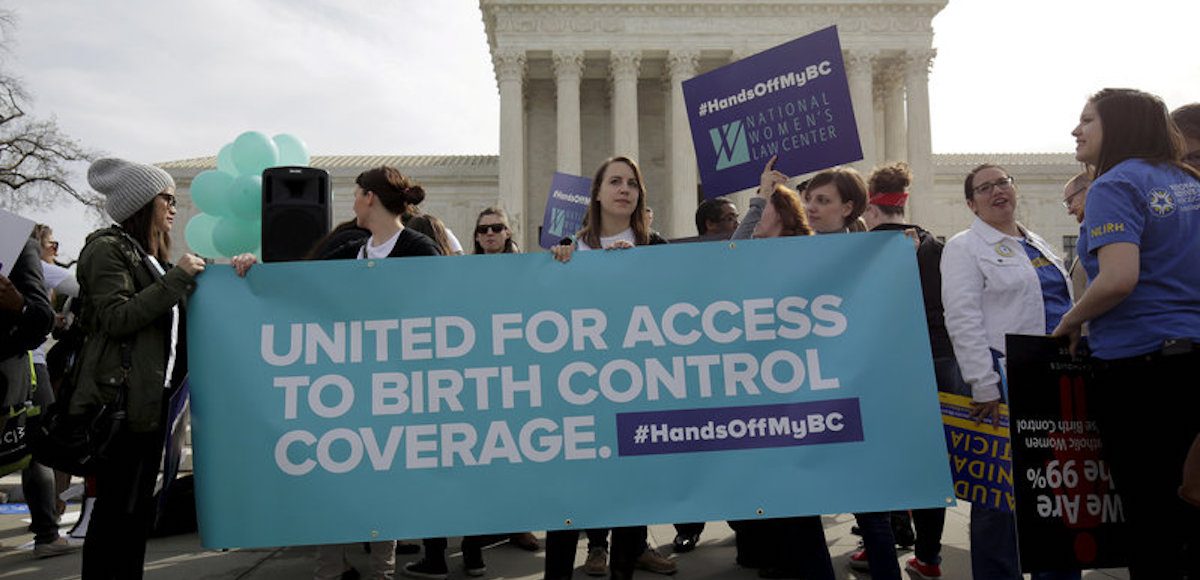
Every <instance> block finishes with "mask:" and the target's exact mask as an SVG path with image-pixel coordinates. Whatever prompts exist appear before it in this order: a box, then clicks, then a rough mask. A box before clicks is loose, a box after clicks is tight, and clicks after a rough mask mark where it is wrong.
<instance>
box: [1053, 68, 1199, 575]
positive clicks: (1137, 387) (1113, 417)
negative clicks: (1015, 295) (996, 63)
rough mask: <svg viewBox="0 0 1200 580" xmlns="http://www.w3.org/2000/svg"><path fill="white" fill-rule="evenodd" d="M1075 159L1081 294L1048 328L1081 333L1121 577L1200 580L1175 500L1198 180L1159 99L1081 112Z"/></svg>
mask: <svg viewBox="0 0 1200 580" xmlns="http://www.w3.org/2000/svg"><path fill="white" fill-rule="evenodd" d="M1071 134H1072V135H1073V136H1074V137H1075V142H1076V148H1075V158H1076V159H1077V160H1078V161H1080V162H1082V163H1085V164H1087V165H1090V166H1092V167H1094V168H1095V179H1094V181H1092V187H1091V189H1089V190H1088V196H1087V201H1086V206H1085V208H1084V212H1083V213H1084V221H1083V235H1081V236H1080V238H1079V248H1078V249H1079V257H1080V260H1081V261H1082V263H1083V267H1084V268H1085V269H1087V274H1088V280H1089V281H1090V282H1089V284H1088V287H1087V290H1086V291H1084V293H1083V296H1082V297H1080V298H1079V302H1078V303H1076V304H1075V306H1074V307H1073V308H1071V310H1070V311H1068V312H1067V313H1066V314H1065V315H1064V316H1063V318H1062V322H1060V323H1059V325H1058V327H1057V328H1055V329H1054V335H1055V336H1069V337H1071V340H1072V349H1074V346H1075V344H1074V343H1075V341H1076V340H1078V337H1079V333H1080V328H1081V326H1082V325H1083V323H1085V322H1086V323H1088V347H1089V348H1091V351H1092V357H1093V359H1094V363H1095V366H1096V367H1097V372H1096V380H1095V382H1094V384H1093V387H1094V388H1093V389H1092V390H1090V391H1089V396H1088V406H1089V408H1090V409H1092V410H1093V412H1094V413H1095V417H1096V419H1097V421H1098V424H1099V427H1100V433H1101V436H1102V437H1103V441H1104V451H1105V454H1106V459H1107V460H1108V463H1109V465H1110V466H1111V467H1112V474H1113V481H1114V482H1117V486H1118V487H1117V489H1118V490H1119V491H1120V493H1121V498H1122V500H1123V501H1124V509H1125V517H1126V518H1127V521H1128V522H1129V526H1130V528H1131V529H1130V547H1131V550H1130V552H1131V553H1130V556H1131V562H1130V566H1129V573H1130V578H1134V579H1137V578H1156V579H1157V578H1168V579H1170V578H1183V577H1190V578H1200V510H1198V509H1197V508H1196V507H1195V506H1193V505H1190V504H1188V503H1185V502H1184V501H1182V500H1181V499H1180V498H1179V496H1178V493H1177V491H1178V486H1179V481H1180V472H1181V470H1182V467H1183V464H1184V458H1185V457H1186V456H1187V453H1188V448H1189V447H1190V445H1191V443H1192V441H1193V439H1194V438H1195V437H1196V434H1197V433H1198V432H1200V413H1198V412H1197V410H1198V409H1200V389H1197V388H1196V384H1195V380H1196V378H1195V377H1196V376H1197V375H1200V268H1198V267H1197V265H1198V264H1200V203H1197V202H1198V201H1200V173H1198V172H1197V170H1196V169H1195V168H1193V167H1191V166H1189V165H1187V164H1185V163H1184V155H1185V152H1186V145H1185V140H1184V138H1183V135H1182V134H1181V133H1180V131H1179V129H1178V128H1177V126H1176V124H1175V123H1174V122H1173V121H1172V120H1171V119H1170V117H1169V115H1168V114H1167V108H1166V105H1164V104H1163V101H1162V100H1161V99H1159V98H1158V97H1157V96H1155V95H1152V94H1149V93H1145V92H1142V91H1137V90H1133V89H1104V90H1101V91H1100V92H1097V93H1096V94H1094V95H1092V97H1091V98H1090V99H1088V101H1087V103H1086V104H1084V107H1083V111H1082V113H1081V114H1080V116H1079V125H1078V126H1076V128H1075V130H1074V131H1072V133H1071Z"/></svg>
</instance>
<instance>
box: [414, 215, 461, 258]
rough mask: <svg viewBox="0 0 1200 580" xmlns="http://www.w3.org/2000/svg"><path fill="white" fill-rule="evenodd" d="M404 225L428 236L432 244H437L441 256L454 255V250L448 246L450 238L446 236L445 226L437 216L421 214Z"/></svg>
mask: <svg viewBox="0 0 1200 580" xmlns="http://www.w3.org/2000/svg"><path fill="white" fill-rule="evenodd" d="M405 225H407V226H408V228H409V229H411V230H413V231H416V232H421V233H422V234H425V235H426V236H429V239H431V240H433V243H435V244H437V247H438V249H440V250H441V251H442V255H443V256H453V255H454V248H453V247H451V246H450V236H448V235H446V224H444V223H442V220H440V219H438V217H437V216H435V215H430V214H427V213H423V214H421V215H416V216H413V217H411V218H409V220H408V223H407V224H405Z"/></svg>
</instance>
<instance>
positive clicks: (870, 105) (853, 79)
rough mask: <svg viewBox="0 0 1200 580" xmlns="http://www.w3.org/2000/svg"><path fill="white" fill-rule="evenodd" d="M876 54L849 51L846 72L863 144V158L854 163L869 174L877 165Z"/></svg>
mask: <svg viewBox="0 0 1200 580" xmlns="http://www.w3.org/2000/svg"><path fill="white" fill-rule="evenodd" d="M873 56H874V55H873V54H872V53H870V52H864V51H858V50H854V51H847V54H846V57H845V62H846V74H847V77H849V78H848V80H849V81H850V101H851V102H852V103H853V104H854V121H855V123H856V124H857V125H858V140H859V143H861V144H862V152H863V158H862V161H859V162H857V163H855V164H854V166H855V168H857V169H858V170H859V171H861V172H862V173H863V175H867V174H869V173H870V171H871V168H872V167H874V166H875V110H874V104H875V95H874V93H873V90H872V88H871V87H872V85H873V84H874V82H873V78H872V77H874V73H873V72H872V70H871V65H872V60H873V58H872V57H873Z"/></svg>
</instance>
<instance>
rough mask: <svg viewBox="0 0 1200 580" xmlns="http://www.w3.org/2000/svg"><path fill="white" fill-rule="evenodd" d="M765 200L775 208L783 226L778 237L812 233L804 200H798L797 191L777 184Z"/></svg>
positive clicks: (809, 234)
mask: <svg viewBox="0 0 1200 580" xmlns="http://www.w3.org/2000/svg"><path fill="white" fill-rule="evenodd" d="M767 201H768V202H769V203H770V204H771V207H774V208H775V213H776V214H777V215H779V223H780V224H781V225H782V226H783V229H782V230H781V231H780V232H779V235H780V237H783V236H811V235H813V229H812V227H810V226H809V225H808V212H806V211H804V202H803V201H801V200H800V194H799V193H796V192H795V191H793V190H792V189H791V188H789V187H788V186H786V185H783V184H779V185H776V186H775V191H772V192H771V197H770V198H768V199H767Z"/></svg>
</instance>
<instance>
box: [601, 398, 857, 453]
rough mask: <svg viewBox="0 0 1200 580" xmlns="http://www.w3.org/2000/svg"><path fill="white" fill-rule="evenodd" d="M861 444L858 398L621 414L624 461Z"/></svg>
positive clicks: (619, 425) (619, 442)
mask: <svg viewBox="0 0 1200 580" xmlns="http://www.w3.org/2000/svg"><path fill="white" fill-rule="evenodd" d="M862 440H863V428H862V413H861V412H860V410H859V407H858V399H834V400H829V401H812V402H807V403H788V404H781V405H755V406H749V407H718V408H703V409H682V410H678V411H653V412H648V413H619V414H617V447H618V453H619V454H620V455H622V456H625V455H657V454H662V453H695V452H697V451H727V450H730V449H762V448H765V447H789V446H793V445H820V444H825V443H846V442H850V441H862Z"/></svg>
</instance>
